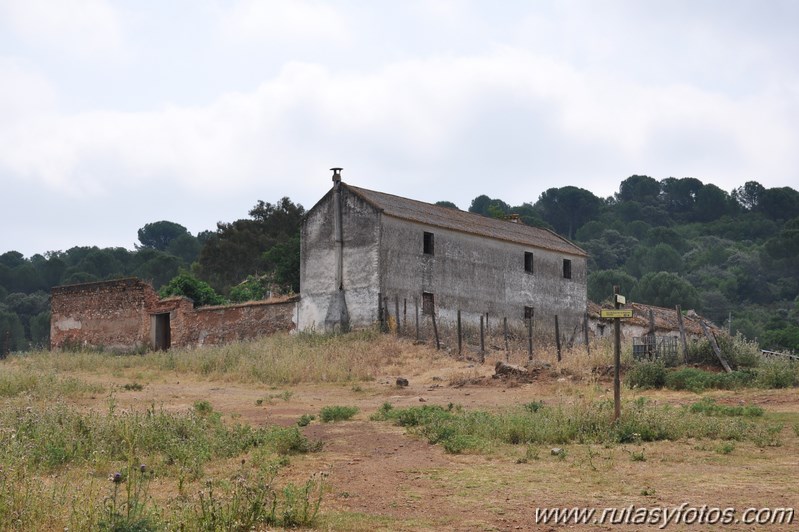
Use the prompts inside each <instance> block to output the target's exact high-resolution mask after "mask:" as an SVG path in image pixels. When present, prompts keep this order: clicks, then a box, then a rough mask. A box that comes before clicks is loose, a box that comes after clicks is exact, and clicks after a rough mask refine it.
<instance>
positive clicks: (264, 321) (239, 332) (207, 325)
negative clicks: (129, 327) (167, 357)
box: [172, 298, 297, 346]
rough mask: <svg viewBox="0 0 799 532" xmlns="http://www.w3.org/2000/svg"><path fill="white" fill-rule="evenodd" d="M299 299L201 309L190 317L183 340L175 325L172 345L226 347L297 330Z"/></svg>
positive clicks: (182, 335) (186, 320)
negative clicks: (295, 321) (296, 316)
mask: <svg viewBox="0 0 799 532" xmlns="http://www.w3.org/2000/svg"><path fill="white" fill-rule="evenodd" d="M296 306H297V299H296V298H294V299H290V300H288V301H282V302H277V303H273V302H267V301H250V302H248V303H242V304H239V305H223V306H216V307H201V308H198V309H195V310H194V312H192V313H191V314H187V315H186V316H185V318H184V321H183V326H182V330H181V331H179V334H180V337H179V340H178V341H176V339H177V334H178V332H176V331H175V329H176V328H175V327H174V326H173V336H172V345H173V346H177V345H186V346H190V345H207V344H224V343H228V342H235V341H238V340H249V339H252V338H257V337H259V336H265V335H270V334H274V333H276V332H281V331H290V330H292V329H294V326H295V324H294V320H295V309H296Z"/></svg>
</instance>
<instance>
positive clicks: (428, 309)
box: [422, 292, 436, 316]
mask: <svg viewBox="0 0 799 532" xmlns="http://www.w3.org/2000/svg"><path fill="white" fill-rule="evenodd" d="M435 311H436V301H435V297H434V296H433V294H431V293H430V292H422V314H424V315H425V316H432V315H433V313H434V312H435Z"/></svg>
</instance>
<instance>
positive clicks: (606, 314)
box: [599, 309, 633, 318]
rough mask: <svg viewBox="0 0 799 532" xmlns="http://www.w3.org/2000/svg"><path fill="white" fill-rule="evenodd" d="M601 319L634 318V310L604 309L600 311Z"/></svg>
mask: <svg viewBox="0 0 799 532" xmlns="http://www.w3.org/2000/svg"><path fill="white" fill-rule="evenodd" d="M599 317H600V318H632V317H633V309H617V310H609V309H602V310H600V311H599Z"/></svg>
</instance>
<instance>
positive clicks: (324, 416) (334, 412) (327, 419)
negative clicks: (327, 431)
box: [319, 406, 358, 423]
mask: <svg viewBox="0 0 799 532" xmlns="http://www.w3.org/2000/svg"><path fill="white" fill-rule="evenodd" d="M357 413H358V407H356V406H326V407H324V408H322V410H320V411H319V419H321V420H322V422H323V423H331V422H334V421H346V420H348V419H352V417H353V416H354V415H355V414H357Z"/></svg>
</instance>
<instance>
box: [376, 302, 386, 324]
mask: <svg viewBox="0 0 799 532" xmlns="http://www.w3.org/2000/svg"><path fill="white" fill-rule="evenodd" d="M377 320H378V321H379V322H380V332H386V312H385V309H384V308H383V294H382V293H380V292H378V293H377Z"/></svg>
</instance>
